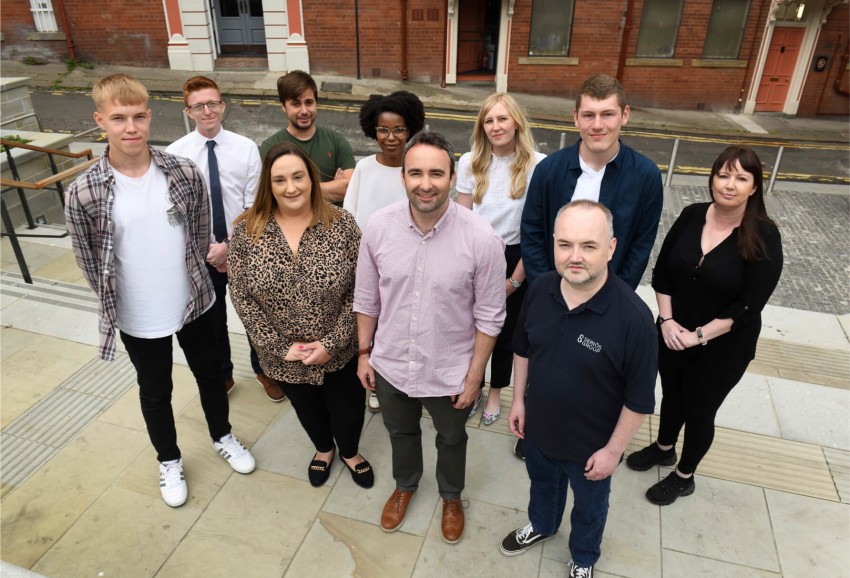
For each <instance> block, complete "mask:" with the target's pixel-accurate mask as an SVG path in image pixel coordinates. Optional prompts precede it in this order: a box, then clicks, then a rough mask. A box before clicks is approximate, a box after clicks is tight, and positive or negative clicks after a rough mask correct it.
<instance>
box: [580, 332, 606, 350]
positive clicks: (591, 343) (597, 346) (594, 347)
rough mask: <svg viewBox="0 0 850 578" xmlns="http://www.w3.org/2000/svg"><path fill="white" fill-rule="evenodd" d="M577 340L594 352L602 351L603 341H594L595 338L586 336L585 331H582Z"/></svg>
mask: <svg viewBox="0 0 850 578" xmlns="http://www.w3.org/2000/svg"><path fill="white" fill-rule="evenodd" d="M576 341H578V342H579V343H581V344H582V345H584V346H585V347H587V348H588V349H589V350H591V351H592V352H593V353H599V352H600V351H602V344H601V343H597V342H596V341H594V340H592V339H590V338H588V337H585V336H584V333H582V334H581V335H579V336H578V339H577V340H576Z"/></svg>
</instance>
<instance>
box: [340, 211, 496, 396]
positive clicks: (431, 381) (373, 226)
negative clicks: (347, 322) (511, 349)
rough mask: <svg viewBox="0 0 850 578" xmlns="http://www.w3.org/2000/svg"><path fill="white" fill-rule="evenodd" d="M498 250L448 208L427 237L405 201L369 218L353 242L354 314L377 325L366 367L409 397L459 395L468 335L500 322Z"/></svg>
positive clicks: (480, 229) (479, 224)
mask: <svg viewBox="0 0 850 578" xmlns="http://www.w3.org/2000/svg"><path fill="white" fill-rule="evenodd" d="M505 267H506V266H505V256H504V244H503V242H502V239H501V238H500V237H499V235H497V234H496V233H495V232H494V231H493V228H492V227H491V226H490V225H489V223H487V222H486V221H485V220H484V219H482V218H481V217H479V216H478V215H476V214H475V213H473V212H472V211H467V210H466V209H464V208H463V207H459V206H458V205H457V204H455V203H454V202H450V203H449V207H448V209H447V210H446V213H445V214H444V215H443V216H442V218H441V219H440V220H439V221H438V222H437V224H436V225H435V226H434V229H433V230H432V231H431V232H430V233H428V234H427V235H423V234H422V233H421V232H420V231H419V230H418V229H417V228H416V225H415V224H414V222H413V218H412V217H411V215H410V207H409V203H408V201H407V200H404V201H401V202H399V203H394V204H392V205H389V206H387V207H386V208H384V209H381V210H380V211H378V212H376V213H375V214H374V215H373V216H372V218H371V219H369V222H368V224H367V225H366V228H365V229H364V231H363V238H362V241H361V243H360V255H359V257H358V260H357V282H356V284H355V289H354V311H355V312H356V313H362V314H365V315H368V316H370V317H375V318H377V319H378V328H377V331H376V333H375V339H374V346H373V350H372V355H371V357H370V364H371V365H372V367H373V368H374V369H375V371H377V372H378V373H380V374H381V375H382V376H383V377H384V378H385V379H386V380H387V381H389V382H390V383H391V384H392V385H393V386H394V387H395V388H397V389H399V390H400V391H403V392H404V393H406V394H407V395H409V396H410V397H440V396H448V395H457V394H459V393H461V392H462V391H463V380H464V377H465V376H466V374H467V371H468V370H469V363H470V361H471V359H472V346H473V342H474V339H475V331H476V329H477V330H478V331H481V332H482V333H486V334H487V335H491V336H496V335H498V334H499V332H500V331H501V329H502V325H503V324H504V322H505Z"/></svg>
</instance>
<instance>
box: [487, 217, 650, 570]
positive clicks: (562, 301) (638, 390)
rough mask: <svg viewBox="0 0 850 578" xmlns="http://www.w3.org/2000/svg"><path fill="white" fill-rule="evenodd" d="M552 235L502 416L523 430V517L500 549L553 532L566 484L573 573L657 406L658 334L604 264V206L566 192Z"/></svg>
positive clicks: (591, 545) (589, 552) (521, 548)
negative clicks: (620, 468) (614, 480)
mask: <svg viewBox="0 0 850 578" xmlns="http://www.w3.org/2000/svg"><path fill="white" fill-rule="evenodd" d="M554 238H555V239H554V243H555V244H554V257H555V271H550V272H547V273H544V274H543V275H541V276H540V278H539V280H538V281H537V282H535V283H534V284H533V285H532V286H531V287H530V288H529V290H528V294H527V295H526V297H525V302H524V304H523V307H522V311H521V312H520V317H519V323H518V325H517V329H516V333H515V334H514V352H515V355H514V399H513V405H512V407H511V412H510V415H509V417H508V422H509V425H510V428H511V431H512V432H513V433H514V434H515V435H517V436H518V437H520V438H523V439H524V440H525V455H526V461H525V464H526V468H527V469H528V475H529V478H530V479H531V498H530V500H529V505H528V517H529V521H530V523H529V524H528V525H526V526H525V527H523V528H519V529H517V530H515V531H513V532H511V533H510V534H508V535H507V536H506V537H505V539H504V540H503V541H502V544H501V547H500V550H501V552H502V553H503V554H504V555H506V556H515V555H517V554H521V553H523V552H525V551H526V550H527V549H528V548H530V547H531V546H533V545H535V544H537V543H539V542H543V541H545V540H547V539H549V538H551V537H553V536H554V535H555V534H556V533H557V531H558V527H559V526H560V525H561V518H562V516H563V513H564V508H565V506H566V501H567V485H570V486H572V488H573V496H574V497H575V504H574V506H573V510H572V514H571V516H570V523H571V526H572V527H571V532H570V542H569V547H570V554H571V555H572V560H571V561H570V576H581V577H589V576H592V573H593V565H594V564H595V563H596V561H597V560H598V559H599V555H600V546H601V544H602V532H603V530H604V529H605V520H606V517H607V515H608V496H609V494H610V492H611V474H613V473H614V470H615V469H616V468H617V465H618V464H619V463H620V461H621V460H622V457H623V452H624V451H625V449H626V446H627V445H628V443H629V441H630V440H631V439H632V436H633V435H634V434H635V432H636V431H637V430H638V428H639V427H640V426H641V424H642V423H643V420H644V419H645V418H646V414H649V413H652V411H653V408H654V406H655V395H654V389H655V376H656V372H657V359H658V355H657V354H658V342H657V335H656V330H655V325H654V324H653V322H652V314H651V313H650V311H649V308H648V307H647V306H646V304H644V303H643V301H641V299H640V298H639V297H638V296H637V294H636V293H635V292H634V290H632V288H631V287H629V286H628V285H627V284H626V283H625V282H624V281H623V280H621V279H620V278H619V277H618V276H617V275H615V274H614V273H613V272H611V271H610V270H609V268H608V263H609V261H611V258H612V256H613V255H614V250H615V248H616V246H617V240H616V239H615V238H614V225H613V217H612V215H611V212H610V211H609V210H608V209H607V208H606V207H605V206H604V205H601V204H600V203H597V202H595V201H588V200H579V201H573V202H571V203H569V204H567V205H566V206H564V207H563V208H562V209H561V210H560V211H559V212H558V216H557V218H556V220H555V227H554ZM526 394H527V396H526Z"/></svg>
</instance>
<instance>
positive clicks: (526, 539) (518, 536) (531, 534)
mask: <svg viewBox="0 0 850 578" xmlns="http://www.w3.org/2000/svg"><path fill="white" fill-rule="evenodd" d="M554 537H555V535H554V534H552V535H548V534H541V533H540V532H535V531H534V528H532V527H531V524H528V525H527V526H525V527H524V528H518V529H516V530H514V531H513V532H511V533H510V534H508V535H507V536H505V539H504V540H502V543H501V544H500V545H499V551H501V552H502V554H504V555H505V556H518V555H519V554H522V553H523V552H525V551H526V550H528V549H529V548H531V547H532V546H534V545H535V544H539V543H541V542H545V541H546V540H548V539H549V538H554Z"/></svg>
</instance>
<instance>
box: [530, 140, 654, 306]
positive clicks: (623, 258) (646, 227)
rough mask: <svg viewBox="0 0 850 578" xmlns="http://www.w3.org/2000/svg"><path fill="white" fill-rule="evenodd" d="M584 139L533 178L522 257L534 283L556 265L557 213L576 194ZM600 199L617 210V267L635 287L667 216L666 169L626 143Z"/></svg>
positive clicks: (536, 171)
mask: <svg viewBox="0 0 850 578" xmlns="http://www.w3.org/2000/svg"><path fill="white" fill-rule="evenodd" d="M580 144H581V140H579V141H578V142H577V143H576V144H574V145H573V146H571V147H567V148H564V149H561V150H559V151H558V152H556V153H554V154H552V155H550V156H548V157H546V158H545V159H543V160H542V161H540V163H539V164H538V165H537V167H536V168H535V169H534V175H533V176H532V177H531V184H530V185H529V187H528V195H527V197H526V201H525V208H524V209H523V212H522V225H521V227H520V237H521V238H520V245H521V247H522V262H523V265H524V266H525V275H526V278H527V279H528V281H529V282H531V281H534V280H535V279H536V278H537V277H539V276H540V275H542V274H543V273H545V272H546V271H551V270H553V269H554V268H555V260H554V254H553V253H554V247H553V238H552V234H553V233H554V230H555V216H556V215H557V214H558V209H560V208H561V207H563V206H564V205H566V204H567V203H569V202H570V200H571V199H572V196H573V192H574V191H575V188H576V182H577V181H578V178H579V177H580V176H581V166H580V165H579V161H578V148H579V145H580ZM599 202H600V203H602V204H603V205H605V206H606V207H608V209H609V210H610V211H611V213H612V214H613V215H614V236H615V237H616V238H617V249H616V251H614V258H613V259H612V260H611V268H612V269H613V270H614V271H615V272H616V273H617V276H618V277H619V278H620V279H622V280H623V281H625V282H626V284H627V285H629V286H630V287H631V288H632V289H635V288H637V286H638V285H639V284H640V279H641V277H642V276H643V272H644V270H645V269H646V264H647V263H648V262H649V254H650V252H652V245H653V244H654V243H655V234H656V233H657V232H658V221H659V219H661V207H662V205H663V203H664V187H663V186H662V184H661V171H659V170H658V167H657V166H655V163H653V162H652V161H651V160H649V159H648V158H646V157H645V156H643V155H641V154H640V153H637V152H635V150H634V149H631V148H629V147H627V146H626V145H624V144H623V143H622V142H620V152H619V154H617V157H616V158H615V159H614V160H612V161H611V162H609V163H608V166H607V167H606V168H605V176H604V177H602V186H601V188H600V191H599Z"/></svg>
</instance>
